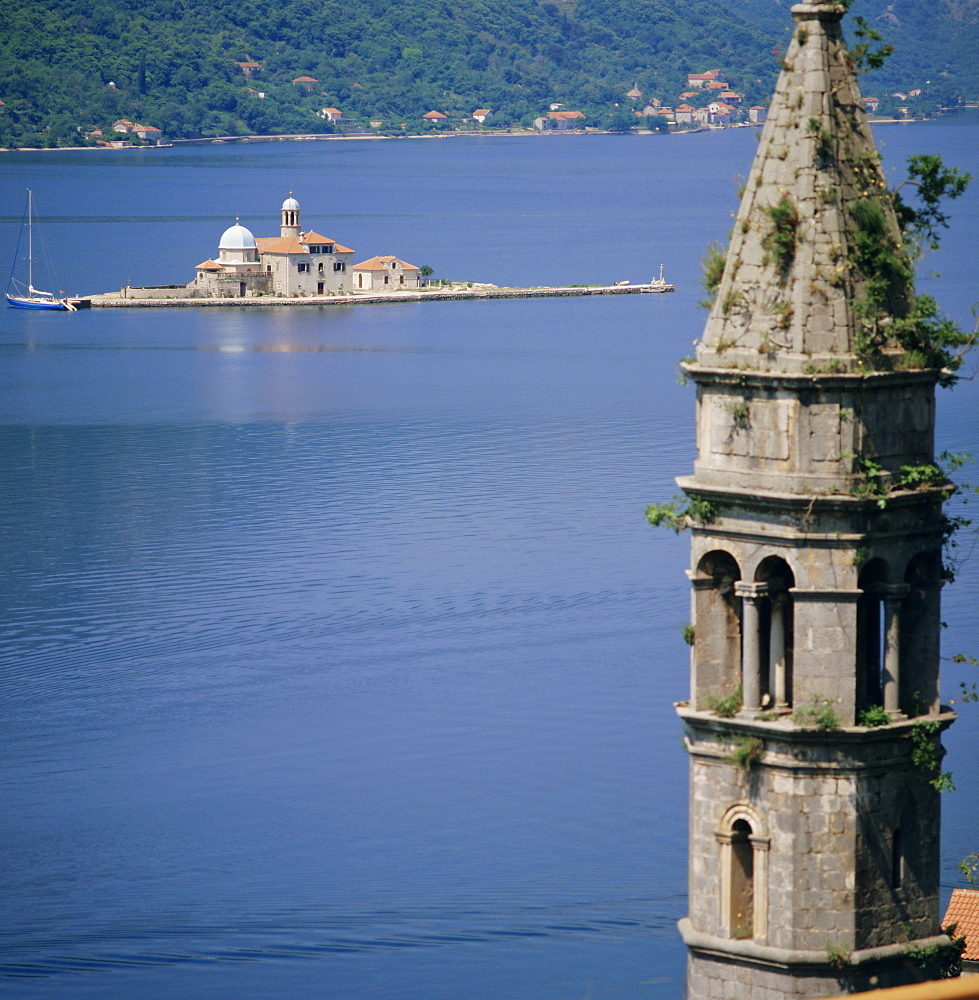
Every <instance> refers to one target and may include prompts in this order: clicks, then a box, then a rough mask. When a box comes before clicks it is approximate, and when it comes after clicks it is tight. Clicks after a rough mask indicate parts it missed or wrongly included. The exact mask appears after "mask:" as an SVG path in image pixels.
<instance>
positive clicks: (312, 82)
mask: <svg viewBox="0 0 979 1000" xmlns="http://www.w3.org/2000/svg"><path fill="white" fill-rule="evenodd" d="M292 82H293V83H294V84H295V85H296V86H297V87H305V88H306V89H307V90H312V89H313V87H315V86H316V84H318V83H319V80H317V79H315V78H314V77H312V76H297V77H296V79H295V80H293V81H292Z"/></svg>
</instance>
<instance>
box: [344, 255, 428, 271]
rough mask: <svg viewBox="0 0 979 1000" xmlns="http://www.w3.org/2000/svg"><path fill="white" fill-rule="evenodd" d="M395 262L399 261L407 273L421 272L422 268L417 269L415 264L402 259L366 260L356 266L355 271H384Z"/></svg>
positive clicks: (378, 258)
mask: <svg viewBox="0 0 979 1000" xmlns="http://www.w3.org/2000/svg"><path fill="white" fill-rule="evenodd" d="M393 261H398V262H399V263H400V264H401V267H402V268H403V269H404V270H405V271H419V270H421V269H420V268H417V267H415V265H414V264H409V263H408V262H407V261H406V260H401V258H400V257H371V259H370V260H365V261H364V263H363V264H354V270H355V271H383V270H385V269H386V268H387V267H389V266H390V265H391V263H392V262H393Z"/></svg>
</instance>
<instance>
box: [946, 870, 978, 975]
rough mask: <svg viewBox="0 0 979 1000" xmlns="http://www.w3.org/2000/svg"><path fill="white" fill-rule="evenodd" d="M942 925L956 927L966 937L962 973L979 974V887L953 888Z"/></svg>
mask: <svg viewBox="0 0 979 1000" xmlns="http://www.w3.org/2000/svg"><path fill="white" fill-rule="evenodd" d="M942 927H954V928H955V937H957V938H965V950H964V951H963V952H962V958H961V962H962V975H963V976H979V889H953V890H952V898H951V899H950V900H949V903H948V909H947V910H946V911H945V919H944V920H943V921H942Z"/></svg>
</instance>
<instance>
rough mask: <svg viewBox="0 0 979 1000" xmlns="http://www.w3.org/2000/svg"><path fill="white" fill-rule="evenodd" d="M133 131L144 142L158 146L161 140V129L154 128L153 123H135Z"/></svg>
mask: <svg viewBox="0 0 979 1000" xmlns="http://www.w3.org/2000/svg"><path fill="white" fill-rule="evenodd" d="M133 132H135V133H136V135H138V136H139V137H140V139H144V140H145V141H146V142H151V143H153V145H154V146H159V145H160V144H161V143H162V142H163V130H162V129H158V128H155V127H154V126H153V125H136V126H134V128H133Z"/></svg>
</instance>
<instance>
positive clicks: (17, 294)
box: [7, 188, 76, 312]
mask: <svg viewBox="0 0 979 1000" xmlns="http://www.w3.org/2000/svg"><path fill="white" fill-rule="evenodd" d="M25 219H26V223H27V285H26V289H25V286H24V284H23V283H22V282H20V281H18V280H17V278H15V277H14V274H13V270H15V269H16V267H17V259H18V257H19V255H20V238H19V237H18V240H17V253H16V254H15V256H14V268H13V269H12V270H11V274H10V281H9V282H8V283H7V304H8V305H11V306H14V307H15V308H17V309H60V310H62V311H67V312H74V311H75V309H76V306H75V305H74V303H72V302H69V301H68V299H67V298H64V297H61V298H59V297H58V296H57V295H55V294H54V292H44V291H41V289H39V288H35V287H34V193H33V192H32V191H31V189H30V188H28V189H27V208H26V210H25ZM21 232H22V233H23V230H22V231H21ZM11 290H12V291H13V294H11Z"/></svg>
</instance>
